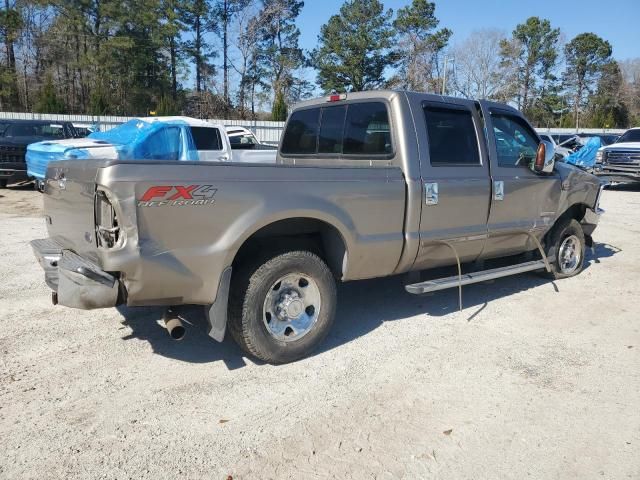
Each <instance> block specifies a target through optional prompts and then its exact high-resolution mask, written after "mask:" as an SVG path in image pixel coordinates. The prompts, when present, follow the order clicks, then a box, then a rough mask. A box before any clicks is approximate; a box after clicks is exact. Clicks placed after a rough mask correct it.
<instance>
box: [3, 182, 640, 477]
mask: <svg viewBox="0 0 640 480" xmlns="http://www.w3.org/2000/svg"><path fill="white" fill-rule="evenodd" d="M40 202H41V199H40V195H39V194H38V193H36V192H33V191H30V190H26V189H22V190H19V189H18V190H16V189H9V190H0V238H1V239H2V251H1V252H0V271H2V277H1V278H0V299H1V305H2V312H3V315H2V317H1V319H0V360H1V365H0V438H1V439H2V440H1V441H2V443H1V445H2V449H1V452H2V453H1V454H0V478H2V479H5V478H6V479H27V478H34V479H35V478H37V479H48V478H51V479H62V478H65V479H69V478H109V479H111V478H113V479H115V478H117V479H124V478H133V479H140V478H149V479H165V478H166V479H173V478H178V477H182V478H211V479H226V478H231V477H232V478H233V479H253V478H257V479H269V478H274V479H275V478H277V479H280V478H295V479H299V478H339V479H347V478H378V479H391V478H406V479H417V478H445V479H459V478H475V479H479V478H483V479H489V478H491V479H495V478H513V479H522V478H525V477H529V478H580V479H584V478H611V479H621V478H640V454H639V452H640V313H639V312H640V296H639V295H638V291H639V290H640V235H639V234H640V189H630V188H627V189H617V190H611V191H606V192H605V195H604V199H603V202H602V206H603V207H604V208H605V209H606V210H607V214H606V215H605V216H604V217H603V219H602V222H601V226H600V227H599V228H598V230H597V231H596V235H595V239H596V241H597V242H599V245H598V247H597V248H596V251H595V254H592V255H590V256H589V258H588V260H589V262H588V263H589V265H588V268H587V269H586V270H585V271H584V272H583V274H582V275H580V276H579V277H576V278H573V279H569V280H563V281H558V282H555V284H554V283H551V282H549V281H545V280H543V279H540V278H539V277H537V276H535V275H522V276H519V277H513V278H507V279H503V280H500V281H496V282H495V283H490V284H482V285H476V286H471V287H466V288H465V290H464V304H465V309H464V311H463V312H458V311H457V293H456V292H455V291H448V292H441V293H439V294H436V295H434V296H430V297H412V296H410V295H408V294H406V293H404V291H403V289H402V285H401V283H400V280H399V279H386V280H381V281H367V282H361V283H354V284H348V285H344V286H342V287H341V288H340V291H339V295H340V303H339V309H338V318H337V322H336V323H337V325H336V326H335V328H334V330H333V332H332V334H331V335H330V337H329V339H328V341H327V342H326V343H325V344H324V346H323V348H322V349H321V351H320V352H318V353H317V354H316V355H315V356H313V357H312V358H309V359H306V360H303V361H300V362H298V363H295V364H292V365H285V366H279V367H274V366H270V365H261V364H257V363H255V362H253V361H252V360H250V359H247V358H244V357H243V356H242V354H241V352H240V351H239V349H238V348H237V347H236V346H235V345H234V344H233V343H232V342H231V341H230V340H227V341H225V342H224V343H223V344H217V343H215V342H213V341H212V340H209V338H208V337H207V336H206V333H205V325H204V319H203V318H202V316H201V315H200V312H199V310H197V309H192V310H189V311H188V312H187V318H188V319H189V320H190V321H191V322H193V326H192V328H189V330H188V336H187V338H186V339H185V340H184V341H183V342H181V343H175V342H173V341H171V340H170V339H169V337H168V336H167V334H166V332H165V330H164V328H163V327H161V326H160V324H159V323H158V322H159V319H160V316H161V314H162V310H160V309H150V308H149V309H127V308H122V309H119V310H116V309H111V310H104V311H94V312H82V311H74V310H70V309H66V308H63V307H52V306H51V304H50V296H49V292H48V290H47V287H46V286H45V285H44V282H43V275H42V272H41V270H40V267H39V266H38V265H37V263H36V262H35V260H34V258H33V256H32V253H31V250H30V248H29V247H28V245H27V242H28V241H29V240H31V239H33V238H41V237H44V236H45V235H46V234H45V227H44V222H43V220H42V219H41V218H39V215H40Z"/></svg>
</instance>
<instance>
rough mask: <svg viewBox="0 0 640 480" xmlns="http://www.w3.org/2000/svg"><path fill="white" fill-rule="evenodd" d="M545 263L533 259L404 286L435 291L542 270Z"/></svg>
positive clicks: (415, 291) (419, 292)
mask: <svg viewBox="0 0 640 480" xmlns="http://www.w3.org/2000/svg"><path fill="white" fill-rule="evenodd" d="M545 267H546V264H545V262H544V260H535V261H532V262H525V263H518V264H517V265H510V266H508V267H501V268H493V269H491V270H483V271H481V272H473V273H465V274H463V275H460V276H458V275H454V276H452V277H445V278H437V279H435V280H427V281H426V282H420V283H414V284H412V285H406V286H405V287H404V288H405V290H406V291H407V292H409V293H412V294H414V295H418V294H421V293H429V292H436V291H438V290H445V289H447V288H452V287H461V286H463V285H470V284H472V283H480V282H486V281H487V280H493V279H495V278H502V277H508V276H509V275H517V274H519V273H524V272H531V271H533V270H544V269H545Z"/></svg>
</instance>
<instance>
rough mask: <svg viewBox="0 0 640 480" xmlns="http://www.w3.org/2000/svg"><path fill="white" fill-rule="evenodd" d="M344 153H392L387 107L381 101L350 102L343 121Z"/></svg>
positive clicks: (367, 154) (368, 154)
mask: <svg viewBox="0 0 640 480" xmlns="http://www.w3.org/2000/svg"><path fill="white" fill-rule="evenodd" d="M342 151H343V153H344V154H345V155H366V156H370V155H388V154H390V153H392V151H393V148H392V145H391V128H390V125H389V115H388V113H387V107H386V106H385V105H384V103H382V102H363V103H350V104H349V108H348V110H347V118H346V121H345V133H344V147H343V150H342Z"/></svg>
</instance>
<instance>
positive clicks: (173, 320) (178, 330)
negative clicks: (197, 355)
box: [164, 308, 186, 341]
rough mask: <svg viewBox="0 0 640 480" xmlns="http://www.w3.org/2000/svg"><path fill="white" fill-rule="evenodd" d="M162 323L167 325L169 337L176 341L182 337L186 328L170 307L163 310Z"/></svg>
mask: <svg viewBox="0 0 640 480" xmlns="http://www.w3.org/2000/svg"><path fill="white" fill-rule="evenodd" d="M164 324H165V326H166V327H167V332H168V333H169V336H170V337H171V338H173V339H174V340H177V341H179V340H182V339H183V338H184V334H185V333H186V330H185V328H184V325H183V324H182V321H181V320H180V317H179V316H178V314H177V313H176V311H175V310H173V309H172V308H167V311H166V312H164Z"/></svg>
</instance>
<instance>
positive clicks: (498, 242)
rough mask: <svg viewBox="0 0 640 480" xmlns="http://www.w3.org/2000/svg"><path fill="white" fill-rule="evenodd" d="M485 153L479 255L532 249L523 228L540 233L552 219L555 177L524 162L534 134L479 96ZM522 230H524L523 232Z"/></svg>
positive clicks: (535, 140)
mask: <svg viewBox="0 0 640 480" xmlns="http://www.w3.org/2000/svg"><path fill="white" fill-rule="evenodd" d="M480 103H481V106H482V112H483V115H484V119H485V123H486V131H487V141H488V145H489V152H490V157H491V180H492V191H493V192H492V193H493V194H492V196H491V214H490V216H489V239H488V241H487V244H486V246H485V249H484V251H483V253H482V256H483V257H486V258H489V257H495V256H504V255H510V254H516V253H521V252H525V251H528V250H533V249H534V248H536V245H535V243H534V242H533V241H532V240H531V238H530V236H529V234H530V233H533V234H534V235H536V237H538V238H540V237H541V236H542V235H543V234H544V232H546V231H547V229H548V228H549V225H550V224H552V223H553V221H554V220H555V218H556V216H557V213H558V212H556V209H557V207H558V205H559V203H560V202H559V199H560V184H561V180H560V177H559V175H558V174H557V173H555V172H554V173H551V174H537V173H534V172H533V171H532V170H531V168H530V163H531V162H532V161H533V160H534V158H535V155H536V150H537V148H538V145H539V143H540V138H539V136H538V134H537V133H536V132H535V130H534V129H533V128H532V127H531V125H529V123H528V122H527V121H526V120H525V119H524V117H522V116H521V115H520V113H519V112H517V111H516V110H513V109H510V108H508V107H505V106H504V105H500V104H494V103H491V102H480ZM527 232H528V233H527Z"/></svg>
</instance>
